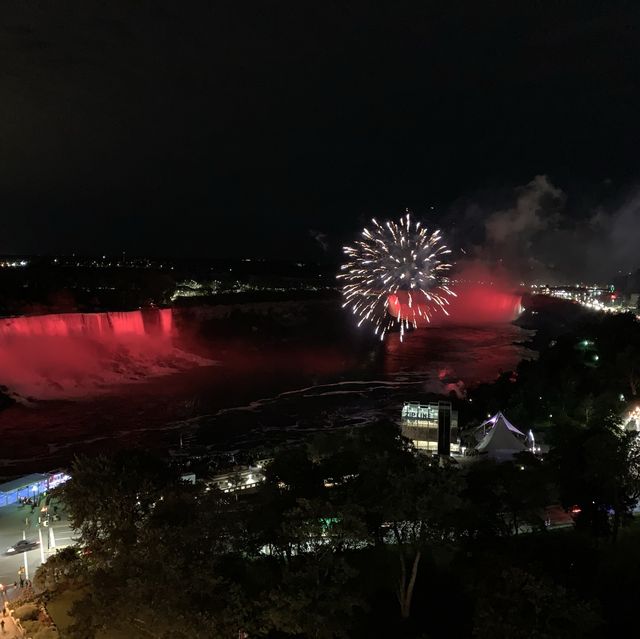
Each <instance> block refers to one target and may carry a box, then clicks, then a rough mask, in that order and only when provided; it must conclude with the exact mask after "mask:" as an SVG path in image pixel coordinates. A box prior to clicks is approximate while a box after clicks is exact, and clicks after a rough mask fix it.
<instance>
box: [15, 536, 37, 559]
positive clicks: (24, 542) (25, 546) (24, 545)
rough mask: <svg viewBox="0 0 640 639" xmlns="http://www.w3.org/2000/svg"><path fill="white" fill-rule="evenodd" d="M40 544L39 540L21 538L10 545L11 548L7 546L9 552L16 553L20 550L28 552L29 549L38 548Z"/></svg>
mask: <svg viewBox="0 0 640 639" xmlns="http://www.w3.org/2000/svg"><path fill="white" fill-rule="evenodd" d="M39 544H40V542H39V541H32V540H30V539H21V540H20V541H16V543H15V544H13V546H9V548H7V554H8V555H14V554H17V553H20V552H26V551H27V550H33V549H34V548H37V547H38V545H39Z"/></svg>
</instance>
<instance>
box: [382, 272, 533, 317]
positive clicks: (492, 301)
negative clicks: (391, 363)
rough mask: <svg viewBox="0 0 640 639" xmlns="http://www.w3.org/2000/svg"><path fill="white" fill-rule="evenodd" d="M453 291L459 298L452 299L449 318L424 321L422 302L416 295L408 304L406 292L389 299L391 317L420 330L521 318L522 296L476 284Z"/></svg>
mask: <svg viewBox="0 0 640 639" xmlns="http://www.w3.org/2000/svg"><path fill="white" fill-rule="evenodd" d="M454 289H455V292H456V294H457V297H450V298H449V305H448V306H447V307H446V309H447V313H448V315H446V314H445V313H443V312H442V311H440V310H437V311H436V312H434V313H433V314H432V315H431V318H430V319H431V321H430V322H428V321H427V320H426V319H425V318H426V312H425V309H422V308H421V307H420V300H419V298H417V297H416V295H415V294H414V295H413V296H412V299H411V303H409V293H408V292H407V291H398V293H397V294H395V295H390V296H389V313H390V314H391V315H393V317H400V318H405V319H407V320H408V321H409V324H411V325H413V324H414V322H415V323H416V324H417V326H418V327H425V326H451V325H454V326H455V325H463V326H469V325H477V324H491V323H497V322H511V321H513V320H514V319H516V317H518V315H519V314H520V311H521V306H520V302H521V296H520V295H518V294H516V293H513V292H511V291H509V290H506V289H501V288H498V287H494V286H490V285H488V284H473V283H467V284H463V285H458V286H455V287H454Z"/></svg>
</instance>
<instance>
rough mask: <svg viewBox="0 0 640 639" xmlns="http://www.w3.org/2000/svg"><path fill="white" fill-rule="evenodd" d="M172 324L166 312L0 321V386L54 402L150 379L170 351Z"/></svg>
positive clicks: (30, 317) (168, 313)
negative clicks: (98, 388) (104, 387)
mask: <svg viewBox="0 0 640 639" xmlns="http://www.w3.org/2000/svg"><path fill="white" fill-rule="evenodd" d="M172 325H173V320H172V311H171V309H162V310H152V311H131V312H122V313H115V312H114V313H64V314H52V315H39V316H29V317H14V318H7V319H0V383H1V384H4V385H6V386H7V387H8V388H9V389H10V390H11V391H14V392H16V393H18V394H19V395H22V396H25V397H36V398H57V397H72V396H83V395H85V394H90V392H91V389H94V388H95V387H99V386H101V385H109V384H113V383H121V382H127V381H131V380H134V379H141V378H144V377H145V376H147V375H153V374H155V373H156V372H157V371H158V368H159V367H162V366H163V365H164V363H165V360H167V359H168V357H167V356H168V355H169V354H170V353H171V350H172V343H171V334H172Z"/></svg>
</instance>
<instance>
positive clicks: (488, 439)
mask: <svg viewBox="0 0 640 639" xmlns="http://www.w3.org/2000/svg"><path fill="white" fill-rule="evenodd" d="M489 425H491V430H490V431H489V432H488V433H487V434H486V435H485V436H484V437H483V438H482V440H481V441H480V443H479V444H478V445H477V446H476V450H477V451H478V452H479V453H486V454H487V455H488V456H489V457H491V458H492V459H496V460H498V461H504V460H508V459H511V458H512V457H513V456H514V455H515V454H517V453H520V452H522V451H524V450H527V447H526V444H525V440H526V435H525V434H524V433H522V432H521V431H519V430H518V429H517V428H516V427H515V426H513V424H511V423H509V421H508V420H507V418H506V417H505V416H504V415H503V414H502V413H497V414H496V415H494V416H493V417H492V418H491V419H489V420H487V421H486V422H485V423H484V424H482V426H489ZM518 436H520V437H522V439H520V437H518Z"/></svg>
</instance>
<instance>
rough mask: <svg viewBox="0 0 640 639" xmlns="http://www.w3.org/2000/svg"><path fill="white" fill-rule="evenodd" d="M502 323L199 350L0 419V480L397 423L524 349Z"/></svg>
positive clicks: (504, 365)
mask: <svg viewBox="0 0 640 639" xmlns="http://www.w3.org/2000/svg"><path fill="white" fill-rule="evenodd" d="M530 335H531V333H530V332H528V331H525V330H524V329H521V328H519V327H517V326H514V325H511V324H502V325H492V326H485V327H473V328H469V327H447V328H433V329H425V330H419V331H416V332H414V333H411V334H410V335H409V336H408V337H406V338H405V341H404V342H402V343H401V342H400V340H399V336H398V335H390V336H388V338H387V340H386V342H385V343H384V344H379V343H372V344H371V345H370V347H369V346H367V347H366V348H362V344H359V345H357V346H356V345H353V348H352V347H351V346H350V345H349V344H348V343H347V344H346V345H345V344H344V343H343V344H340V345H331V344H327V343H326V341H322V340H318V341H317V342H314V341H307V342H298V343H287V342H283V343H281V344H274V343H271V344H269V345H259V344H256V343H253V344H251V345H247V344H243V343H241V342H239V341H237V340H236V341H225V342H224V343H217V344H216V343H208V344H207V345H206V348H203V351H202V352H201V353H199V354H201V355H203V356H205V357H209V358H213V359H215V360H216V364H215V365H211V366H203V367H199V368H194V369H191V370H187V371H183V372H180V373H176V374H174V375H170V376H166V377H157V378H151V379H149V380H148V381H146V382H141V383H137V384H129V385H124V386H117V387H114V388H113V389H112V391H111V392H109V393H107V394H104V395H101V396H97V397H93V398H87V399H83V400H77V401H50V402H41V403H39V404H38V405H36V406H35V407H26V406H21V405H18V406H13V407H11V408H9V409H7V410H5V411H3V412H1V413H0V433H2V440H1V444H0V475H4V476H9V475H16V474H19V473H26V472H31V471H37V470H48V469H50V468H53V467H56V466H59V465H63V464H66V463H68V461H69V460H70V459H71V458H72V457H73V455H74V454H75V453H77V452H97V451H103V450H109V449H115V448H121V447H132V446H143V447H149V448H153V447H165V446H167V445H175V444H176V443H177V442H178V440H179V438H180V435H181V434H182V435H183V436H184V437H188V436H189V434H195V435H196V438H197V440H198V441H199V442H201V443H206V444H209V445H211V446H212V447H214V448H215V449H216V450H231V449H235V448H242V447H246V446H253V445H255V444H260V443H273V442H275V441H282V440H283V439H289V438H292V437H296V436H299V435H300V434H301V433H306V432H309V431H316V430H321V429H323V428H327V427H333V426H334V425H345V424H353V423H362V422H363V421H366V420H369V419H373V418H376V417H379V416H381V415H388V416H392V417H397V416H398V415H399V411H400V405H401V403H402V401H405V400H420V399H425V398H426V397H427V396H428V395H429V394H432V393H448V392H450V391H452V390H454V391H457V392H463V390H464V387H465V386H466V387H468V386H472V385H474V384H477V383H479V382H483V381H491V380H493V379H495V378H496V376H497V375H498V374H499V373H500V372H501V371H504V370H510V369H512V368H513V367H515V365H516V364H517V363H518V361H519V360H520V359H522V358H523V357H526V356H528V355H530V352H529V351H527V350H526V349H524V348H523V347H522V346H519V345H518V344H517V343H519V342H523V341H525V340H526V339H527V338H528V337H529V336H530Z"/></svg>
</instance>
